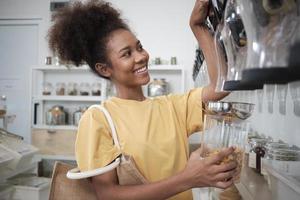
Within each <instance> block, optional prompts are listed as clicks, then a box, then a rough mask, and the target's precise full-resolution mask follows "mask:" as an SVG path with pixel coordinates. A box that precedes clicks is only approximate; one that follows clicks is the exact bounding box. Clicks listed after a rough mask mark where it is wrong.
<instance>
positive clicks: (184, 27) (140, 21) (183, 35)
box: [0, 0, 196, 88]
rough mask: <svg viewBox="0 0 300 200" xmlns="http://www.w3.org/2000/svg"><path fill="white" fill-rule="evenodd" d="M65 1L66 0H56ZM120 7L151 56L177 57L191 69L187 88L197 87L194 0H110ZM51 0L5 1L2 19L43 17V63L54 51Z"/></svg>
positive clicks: (0, 8)
mask: <svg viewBox="0 0 300 200" xmlns="http://www.w3.org/2000/svg"><path fill="white" fill-rule="evenodd" d="M56 1H63V0H56ZM110 2H112V3H113V5H115V7H117V8H119V9H120V10H121V12H122V16H123V18H124V19H126V20H127V21H128V23H129V24H130V27H131V28H132V29H133V30H134V32H135V33H136V34H137V36H138V38H139V39H140V40H141V42H142V44H143V46H144V48H145V49H146V50H148V51H149V53H150V56H151V59H154V58H155V57H161V58H162V59H164V60H170V57H171V56H176V57H177V59H178V63H179V64H180V65H182V66H184V67H185V68H186V70H187V73H186V74H187V75H186V76H187V77H186V78H187V80H186V86H187V88H191V87H192V86H193V82H192V79H191V72H192V68H193V63H194V56H195V48H196V40H195V39H194V36H193V34H192V32H191V31H190V29H189V16H190V13H191V11H192V8H193V5H194V0H186V1H181V0H172V1H171V0H153V1H147V0H130V1H124V0H123V1H122V0H110ZM49 5H50V0H27V1H26V3H25V2H24V1H22V0H1V1H0V18H42V23H41V28H40V30H41V32H40V37H41V42H40V52H39V62H40V63H41V64H42V63H43V62H44V58H45V57H46V56H47V55H50V54H51V53H50V52H49V50H48V47H47V42H46V39H45V38H46V35H47V30H48V28H49V27H50V24H51V22H50V10H49Z"/></svg>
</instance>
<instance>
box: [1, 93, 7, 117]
mask: <svg viewBox="0 0 300 200" xmlns="http://www.w3.org/2000/svg"><path fill="white" fill-rule="evenodd" d="M5 114H6V96H5V95H2V96H1V99H0V117H4V115H5Z"/></svg>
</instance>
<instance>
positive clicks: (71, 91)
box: [67, 82, 78, 96]
mask: <svg viewBox="0 0 300 200" xmlns="http://www.w3.org/2000/svg"><path fill="white" fill-rule="evenodd" d="M77 93H78V92H77V83H74V82H70V83H68V86H67V94H68V95H70V96H74V95H77Z"/></svg>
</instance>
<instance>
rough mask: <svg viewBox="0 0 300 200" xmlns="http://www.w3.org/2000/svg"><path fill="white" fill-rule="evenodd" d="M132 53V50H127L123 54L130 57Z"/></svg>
mask: <svg viewBox="0 0 300 200" xmlns="http://www.w3.org/2000/svg"><path fill="white" fill-rule="evenodd" d="M130 55H131V52H130V51H126V52H125V53H124V54H123V57H128V56H130Z"/></svg>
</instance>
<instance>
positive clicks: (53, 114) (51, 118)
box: [46, 105, 67, 125]
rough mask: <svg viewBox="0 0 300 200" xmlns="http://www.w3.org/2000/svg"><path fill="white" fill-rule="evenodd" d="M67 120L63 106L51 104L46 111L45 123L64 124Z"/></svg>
mask: <svg viewBox="0 0 300 200" xmlns="http://www.w3.org/2000/svg"><path fill="white" fill-rule="evenodd" d="M66 121H67V113H66V112H65V110H64V107H63V106H60V105H56V106H53V107H52V108H51V109H49V110H48V111H47V112H46V124H47V125H65V124H66Z"/></svg>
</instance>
